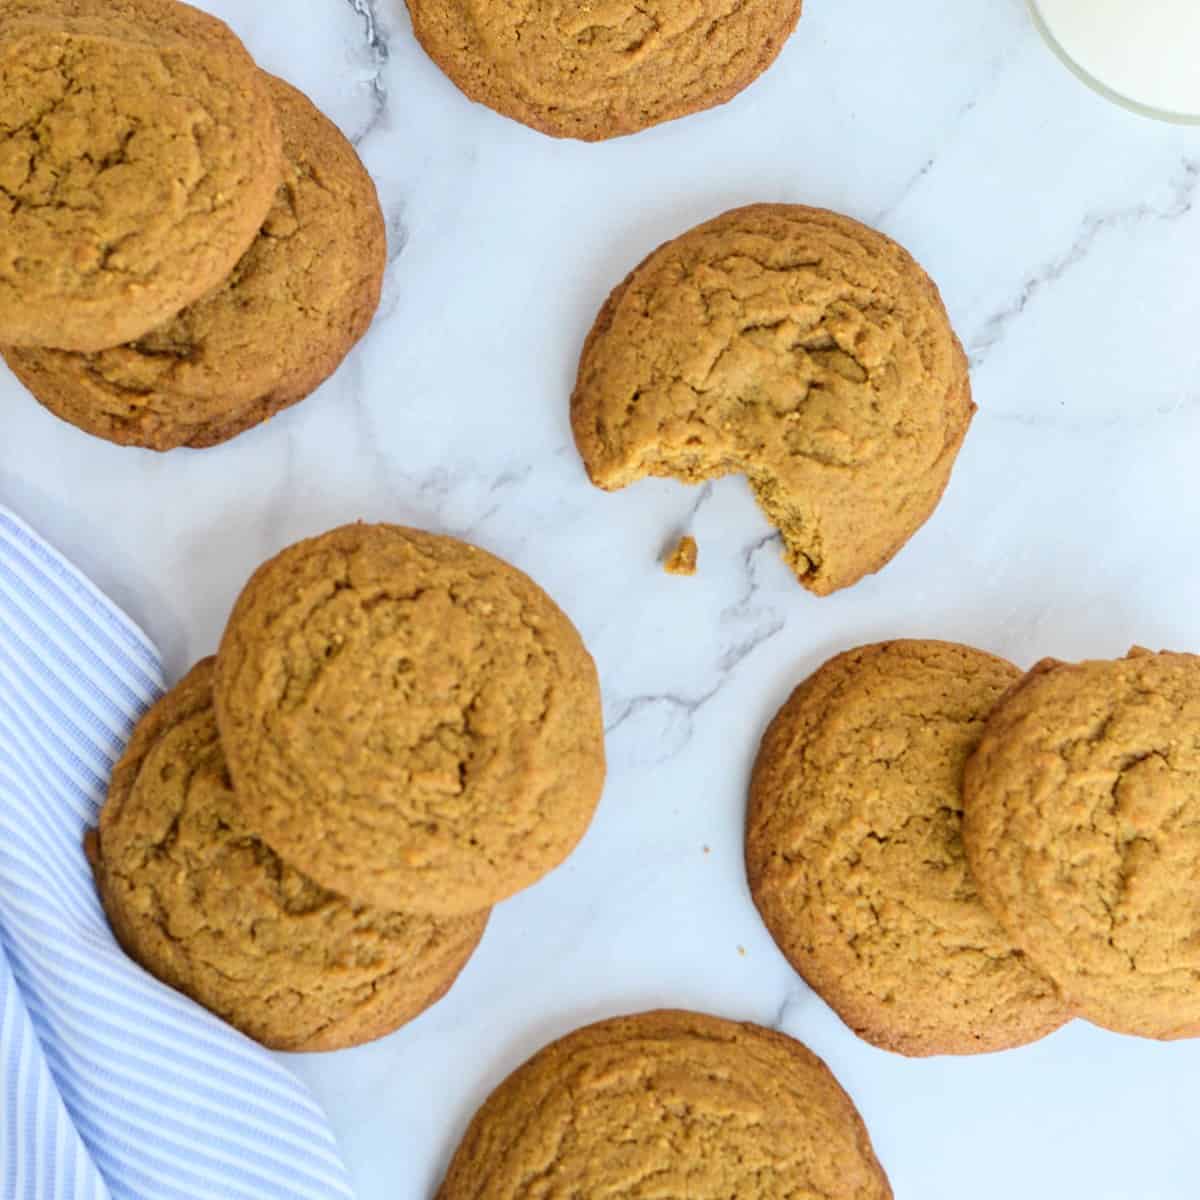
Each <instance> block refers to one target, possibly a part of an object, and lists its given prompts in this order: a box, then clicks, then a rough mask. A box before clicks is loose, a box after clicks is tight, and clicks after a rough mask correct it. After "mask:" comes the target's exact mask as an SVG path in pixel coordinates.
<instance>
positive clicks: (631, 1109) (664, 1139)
mask: <svg viewBox="0 0 1200 1200" xmlns="http://www.w3.org/2000/svg"><path fill="white" fill-rule="evenodd" d="M535 1194H536V1195H544V1196H588V1197H593V1196H594V1197H600V1196H613V1197H615V1196H646V1197H650V1196H656V1197H674V1196H686V1197H688V1200H728V1198H729V1197H731V1196H741V1197H754V1198H755V1200H777V1198H778V1200H785V1198H788V1200H791V1198H795V1197H801V1196H804V1197H808V1196H812V1197H817V1196H820V1197H822V1200H890V1197H891V1195H892V1189H891V1187H890V1186H889V1185H888V1181H887V1176H886V1175H885V1174H884V1172H883V1168H882V1167H881V1166H880V1165H879V1163H878V1161H877V1160H876V1158H875V1153H874V1151H873V1149H872V1147H871V1142H870V1138H869V1137H868V1136H867V1131H866V1128H865V1127H864V1126H863V1122H862V1118H861V1117H860V1116H859V1114H858V1111H857V1109H856V1108H855V1107H854V1103H853V1101H852V1100H851V1099H850V1097H849V1096H847V1095H846V1093H845V1092H844V1091H843V1090H842V1089H841V1088H840V1087H839V1086H838V1083H837V1081H836V1080H835V1079H834V1077H833V1076H832V1075H831V1074H830V1072H829V1070H828V1068H827V1067H826V1066H825V1064H824V1063H823V1062H821V1060H820V1059H819V1058H817V1057H816V1056H815V1055H814V1054H812V1053H811V1052H810V1051H808V1050H807V1049H805V1047H804V1046H802V1045H801V1044H800V1043H799V1042H796V1041H793V1040H792V1039H791V1038H789V1037H786V1036H785V1035H783V1034H781V1033H775V1032H773V1031H772V1030H769V1029H761V1028H759V1027H758V1026H757V1025H750V1024H738V1023H735V1022H733V1021H723V1020H720V1019H719V1018H717V1017H708V1016H701V1015H700V1014H698V1013H688V1012H650V1013H643V1014H641V1015H638V1016H632V1017H617V1018H615V1019H613V1020H609V1021H601V1022H600V1023H599V1024H596V1025H590V1026H588V1027H587V1028H585V1029H580V1030H577V1031H576V1032H575V1033H572V1034H569V1035H568V1036H567V1037H564V1038H561V1039H560V1040H559V1041H557V1042H553V1043H551V1044H550V1045H549V1046H547V1047H546V1048H545V1049H544V1050H542V1051H541V1052H540V1053H538V1054H536V1055H534V1057H533V1058H531V1059H530V1060H529V1061H528V1062H527V1063H525V1065H524V1066H522V1067H519V1068H518V1069H517V1070H516V1071H514V1072H513V1073H512V1074H511V1075H510V1076H509V1077H508V1078H507V1079H506V1080H505V1081H504V1082H503V1083H502V1084H500V1086H499V1087H498V1088H497V1089H496V1090H495V1091H494V1092H493V1093H492V1094H491V1095H490V1096H489V1097H488V1099H487V1100H486V1101H485V1103H484V1105H483V1107H482V1108H481V1109H480V1110H479V1112H478V1113H476V1115H475V1118H474V1120H473V1121H472V1122H471V1125H470V1127H469V1128H468V1129H467V1132H466V1135H465V1136H464V1138H463V1140H462V1142H461V1144H460V1145H459V1147H458V1150H457V1151H456V1153H455V1155H454V1158H453V1160H452V1161H451V1163H450V1170H449V1173H448V1174H447V1176H446V1179H445V1182H444V1183H443V1184H442V1186H441V1189H440V1190H439V1191H438V1193H437V1200H510V1198H511V1197H515V1196H529V1195H535Z"/></svg>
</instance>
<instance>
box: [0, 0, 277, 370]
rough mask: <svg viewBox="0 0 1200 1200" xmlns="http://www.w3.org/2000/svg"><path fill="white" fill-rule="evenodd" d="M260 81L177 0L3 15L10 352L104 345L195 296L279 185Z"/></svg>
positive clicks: (5, 323) (0, 136) (7, 10)
mask: <svg viewBox="0 0 1200 1200" xmlns="http://www.w3.org/2000/svg"><path fill="white" fill-rule="evenodd" d="M279 172H280V135H279V128H278V125H277V123H276V120H275V106H274V104H273V103H272V102H271V97H270V94H269V92H268V89H267V86H266V83H265V81H264V79H263V77H262V75H261V73H260V72H259V70H258V68H257V67H256V66H255V65H254V62H253V61H252V60H251V58H250V56H249V55H248V54H247V53H246V51H245V49H244V48H243V46H242V45H241V43H240V42H239V41H238V40H237V38H236V37H235V36H234V35H233V34H232V33H231V32H230V31H229V30H228V28H226V27H225V26H224V25H222V24H221V22H219V21H217V20H216V19H215V18H213V17H210V16H208V15H207V14H205V13H201V12H199V11H198V10H196V9H193V8H190V7H189V6H187V5H184V4H178V3H175V0H113V2H101V0H61V3H58V2H56V3H50V2H49V0H41V2H40V3H39V2H37V0H14V2H12V3H6V4H4V5H3V7H0V344H2V345H6V346H54V347H57V348H60V349H66V350H81V351H93V350H101V349H104V348H106V347H109V346H115V345H118V344H120V343H122V342H127V341H130V340H132V339H133V338H137V337H140V336H141V335H142V334H144V333H146V332H147V331H148V330H150V329H153V328H154V327H155V326H157V325H161V324H162V323H163V322H164V321H166V320H167V319H169V318H170V317H172V316H174V314H175V313H177V312H178V311H179V310H180V309H181V308H183V307H184V306H185V305H187V304H191V303H192V302H193V301H195V300H198V299H200V297H202V296H204V295H205V294H207V293H208V292H210V291H212V290H213V288H215V287H217V286H219V285H220V283H221V281H222V280H223V279H224V278H225V276H227V275H228V274H229V272H230V271H231V270H232V269H233V267H234V265H235V264H236V263H237V261H238V259H239V258H240V257H241V256H242V254H243V253H245V251H246V249H247V248H248V247H249V245H250V243H251V242H252V241H253V240H254V237H255V235H256V234H257V232H258V230H259V228H260V227H261V226H262V223H263V221H264V220H265V218H266V215H267V212H268V210H269V209H270V207H271V203H272V200H273V199H274V197H275V193H276V189H277V188H278V185H279Z"/></svg>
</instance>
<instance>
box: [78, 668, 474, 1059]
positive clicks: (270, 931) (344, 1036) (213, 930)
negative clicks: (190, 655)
mask: <svg viewBox="0 0 1200 1200" xmlns="http://www.w3.org/2000/svg"><path fill="white" fill-rule="evenodd" d="M212 677H213V660H212V659H211V658H210V659H206V660H205V661H203V662H201V663H199V664H198V665H197V666H196V667H194V668H193V669H192V671H191V672H190V673H189V674H188V675H187V676H186V677H185V678H184V680H183V681H182V682H181V683H180V684H179V685H178V687H176V688H174V689H173V690H172V691H171V692H169V693H168V694H167V695H166V696H165V697H164V698H163V699H162V700H160V701H159V702H158V704H156V705H155V706H154V707H153V708H152V709H151V710H150V711H149V712H148V713H147V714H146V716H145V717H144V718H143V719H142V721H141V722H140V723H139V725H138V727H137V729H136V730H135V731H134V735H133V738H132V740H131V741H130V743H129V746H128V748H127V750H126V752H125V754H124V756H123V757H122V759H121V761H120V762H119V763H118V764H117V766H116V768H115V770H114V771H113V776H112V781H111V786H110V788H109V795H108V801H107V803H106V804H105V806H104V808H103V810H102V811H101V814H100V827H99V834H98V837H96V838H95V839H94V841H93V843H92V847H91V850H92V857H93V860H94V863H93V865H94V866H95V868H96V878H97V883H98V885H99V890H100V896H101V899H102V901H103V903H104V908H105V910H106V912H107V913H108V916H109V920H110V921H111V923H112V926H113V931H114V932H115V933H116V935H117V938H118V940H119V941H120V943H121V945H122V946H123V947H124V948H125V950H126V952H127V953H128V954H129V955H130V956H131V957H132V958H134V959H136V960H137V961H138V962H139V963H141V964H142V966H144V967H145V968H146V970H148V971H149V972H150V973H151V974H152V975H156V976H157V977H158V978H159V979H161V980H162V981H163V982H164V983H168V984H170V985H171V986H172V987H174V988H177V989H178V990H179V991H181V992H184V993H185V994H186V995H188V996H191V997H192V999H193V1000H195V1001H197V1002H198V1003H199V1004H202V1005H204V1007H205V1008H208V1009H211V1010H212V1011H213V1012H214V1013H216V1014H217V1015H218V1016H220V1017H222V1018H223V1019H224V1020H226V1021H228V1022H229V1023H230V1024H231V1025H233V1026H235V1027H236V1028H238V1029H240V1030H241V1031H242V1032H243V1033H245V1034H247V1035H248V1036H249V1037H252V1038H254V1039H255V1040H256V1041H259V1042H262V1043H263V1044H264V1045H266V1046H269V1047H271V1048H273V1049H277V1050H336V1049H339V1048H341V1047H345V1046H354V1045H358V1044H359V1043H361V1042H366V1041H370V1040H372V1039H374V1038H377V1037H382V1036H383V1035H384V1034H385V1033H390V1032H391V1031H392V1030H394V1029H397V1028H399V1027H400V1026H401V1025H403V1024H404V1023H405V1022H406V1021H409V1020H411V1019H412V1018H413V1017H415V1016H416V1015H417V1014H418V1013H420V1012H423V1011H424V1010H425V1009H426V1008H428V1007H429V1006H430V1005H431V1004H433V1003H434V1001H436V1000H439V999H440V998H441V997H442V996H443V995H444V994H445V993H446V991H447V990H448V989H449V987H450V985H451V984H452V983H453V982H454V980H455V978H456V977H457V975H458V973H459V972H460V971H461V970H462V968H463V967H464V966H465V965H466V962H467V959H468V958H470V956H471V953H472V951H473V950H474V949H475V947H476V945H477V944H478V943H479V939H480V937H481V936H482V935H483V929H484V926H485V925H486V924H487V917H488V914H487V913H486V912H481V913H475V914H472V915H470V916H466V917H460V918H456V919H454V920H449V921H438V920H434V919H432V918H430V917H427V916H420V915H414V914H405V913H396V912H383V911H381V910H378V909H371V908H368V907H366V906H365V905H362V904H358V903H353V902H351V901H349V900H345V899H343V898H342V897H341V896H338V895H335V894H334V893H333V892H330V891H327V890H326V889H325V888H322V887H320V886H319V885H317V884H316V883H314V882H313V881H312V880H311V879H309V878H307V877H306V876H304V875H302V874H301V873H300V872H299V871H297V870H295V869H294V868H293V867H291V866H290V865H289V864H287V863H286V862H284V861H283V860H282V859H280V858H279V856H278V855H277V854H275V853H274V851H272V850H271V849H270V848H269V847H268V846H267V845H266V844H265V843H263V842H262V841H260V840H259V839H258V838H257V837H255V836H254V835H253V834H252V833H250V832H248V831H247V829H246V827H245V825H244V824H243V822H242V820H241V818H240V816H239V815H238V811H237V806H236V804H235V803H234V799H233V794H232V791H231V790H230V783H229V776H228V772H227V771H226V767H225V757H224V754H223V753H222V751H221V743H220V739H219V737H218V735H217V724H216V717H215V715H214V713H213V705H212Z"/></svg>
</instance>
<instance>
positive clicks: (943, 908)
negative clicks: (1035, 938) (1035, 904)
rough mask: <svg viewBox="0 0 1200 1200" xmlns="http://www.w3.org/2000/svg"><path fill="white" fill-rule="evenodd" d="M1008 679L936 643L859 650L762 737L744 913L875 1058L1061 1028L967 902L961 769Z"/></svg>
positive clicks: (1058, 1012) (824, 670) (1051, 995)
mask: <svg viewBox="0 0 1200 1200" xmlns="http://www.w3.org/2000/svg"><path fill="white" fill-rule="evenodd" d="M1020 676H1021V673H1020V671H1018V670H1017V668H1016V667H1014V666H1013V665H1012V664H1011V663H1008V662H1005V661H1004V660H1003V659H999V658H995V657H993V656H992V655H990V654H985V653H983V652H982V651H979V650H973V649H970V648H969V647H966V646H958V645H953V644H951V643H946V642H932V641H896V642H883V643H879V644H877V645H873V646H863V647H861V648H859V649H857V650H851V651H848V652H847V653H845V654H840V655H838V656H837V657H836V658H833V659H831V660H830V661H829V662H827V663H826V664H825V665H824V666H823V667H821V668H820V670H818V671H817V672H816V673H815V674H814V675H812V676H810V677H809V679H807V680H806V681H805V682H804V683H802V684H801V685H800V686H799V687H798V688H797V689H796V690H795V691H794V692H793V693H792V696H791V697H790V699H789V700H788V701H787V703H786V704H784V706H783V708H782V709H780V711H779V713H778V715H777V716H776V717H775V719H774V721H773V722H772V723H771V725H770V727H769V729H768V730H767V732H766V734H765V735H764V737H763V741H762V746H761V748H760V750H759V754H758V760H757V762H756V764H755V768H754V775H753V779H752V783H751V789H750V807H749V812H748V815H747V826H746V866H747V873H748V875H749V880H750V890H751V893H752V895H753V897H754V902H755V904H756V905H757V907H758V909H759V912H760V913H761V914H762V917H763V920H764V921H765V922H766V925H767V928H768V929H769V930H770V932H771V936H772V937H773V938H774V939H775V941H776V943H777V944H778V946H779V948H780V949H781V950H782V951H783V953H784V955H785V956H786V957H787V959H788V960H789V961H790V962H791V964H792V965H793V966H794V967H795V968H796V970H797V971H799V972H800V974H801V975H803V976H804V978H805V979H806V980H807V981H808V983H809V984H810V985H811V986H812V988H813V989H814V990H815V991H816V992H818V993H819V994H820V995H821V996H822V997H823V998H824V999H825V1000H826V1002H827V1003H828V1004H829V1005H830V1006H831V1007H832V1008H833V1009H834V1010H835V1011H836V1012H837V1013H838V1015H839V1016H841V1018H842V1019H843V1020H844V1021H845V1022H846V1024H847V1025H849V1026H850V1027H851V1028H852V1029H853V1030H854V1031H855V1032H856V1033H858V1034H859V1035H860V1036H861V1037H863V1038H865V1039H866V1040H867V1041H870V1042H872V1043H873V1044H875V1045H877V1046H881V1047H883V1048H884V1049H888V1050H895V1051H898V1052H900V1053H902V1054H909V1055H929V1054H974V1053H982V1052H985V1051H993V1050H1002V1049H1006V1048H1008V1047H1011V1046H1018V1045H1023V1044H1025V1043H1027V1042H1030V1041H1033V1040H1035V1039H1037V1038H1040V1037H1042V1036H1044V1035H1045V1034H1047V1033H1049V1032H1051V1031H1052V1030H1054V1029H1056V1028H1058V1026H1060V1025H1062V1024H1063V1022H1064V1021H1066V1020H1067V1019H1068V1017H1069V1015H1070V1013H1069V1009H1068V1006H1067V1005H1066V1003H1065V1002H1064V1001H1063V999H1062V996H1061V994H1060V993H1059V990H1058V988H1057V987H1056V986H1055V984H1054V983H1052V982H1051V980H1050V979H1049V978H1047V977H1046V976H1045V975H1043V974H1042V973H1041V972H1040V971H1038V970H1037V969H1036V968H1035V967H1034V966H1033V965H1032V964H1031V963H1030V962H1029V961H1028V960H1027V959H1026V958H1025V956H1024V954H1023V953H1022V952H1021V951H1020V950H1018V949H1017V943H1016V942H1015V941H1014V940H1013V939H1012V938H1011V937H1010V936H1009V934H1008V933H1007V932H1006V931H1005V929H1004V928H1003V926H1002V925H1001V924H1000V922H999V921H998V920H997V919H996V918H995V917H994V916H992V914H991V912H990V911H989V910H988V909H987V908H986V907H985V906H984V904H983V901H982V900H980V898H979V895H978V892H977V891H976V888H975V884H974V881H973V880H972V878H971V875H970V872H969V870H968V867H967V861H966V853H965V850H964V848H963V842H962V798H961V794H962V775H963V768H964V765H965V763H966V761H967V758H968V756H969V755H970V754H971V752H972V751H973V750H974V749H975V746H976V745H977V743H978V741H979V738H980V737H981V736H982V734H983V729H984V722H985V720H986V718H987V715H988V713H989V712H990V711H991V709H992V706H993V705H994V704H995V703H996V701H997V700H999V698H1000V697H1001V696H1002V695H1003V694H1004V692H1005V691H1006V689H1007V688H1008V687H1010V686H1011V685H1012V684H1013V683H1015V682H1016V681H1017V680H1018V679H1019V678H1020Z"/></svg>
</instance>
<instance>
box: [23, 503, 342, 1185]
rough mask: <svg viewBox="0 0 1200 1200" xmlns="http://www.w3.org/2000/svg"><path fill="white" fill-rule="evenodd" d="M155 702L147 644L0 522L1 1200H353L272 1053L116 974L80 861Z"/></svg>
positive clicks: (114, 950)
mask: <svg viewBox="0 0 1200 1200" xmlns="http://www.w3.org/2000/svg"><path fill="white" fill-rule="evenodd" d="M161 690H162V667H161V664H160V662H159V657H158V653H157V651H156V650H155V648H154V646H153V645H152V644H151V643H150V642H149V641H148V640H147V638H146V636H145V635H144V634H143V633H142V632H141V630H139V629H138V628H137V627H136V626H135V625H134V624H133V623H132V622H131V621H130V620H129V619H128V618H127V617H126V616H125V615H124V614H123V613H122V612H120V611H119V610H118V609H116V608H114V607H113V605H112V604H111V603H110V602H109V601H108V600H107V599H106V598H105V597H104V596H103V595H101V594H100V592H98V591H97V590H96V588H95V587H93V586H92V584H91V583H89V582H88V580H86V579H85V578H84V577H83V576H82V575H80V573H79V572H78V571H77V570H75V568H74V567H72V566H71V565H70V564H69V563H67V562H65V561H64V560H63V559H62V558H61V557H60V556H59V555H58V554H57V553H55V551H53V550H51V549H50V548H49V547H48V546H47V545H46V544H45V543H44V542H42V541H41V540H40V539H39V538H38V537H37V536H36V535H35V534H34V533H33V532H32V531H31V530H30V529H29V528H28V526H26V525H24V524H23V523H22V522H21V521H19V520H18V519H17V518H16V517H15V516H13V515H12V514H11V513H10V512H8V511H7V510H6V509H4V508H3V507H0V1196H2V1197H3V1200H59V1198H60V1197H61V1198H63V1200H68V1198H69V1200H168V1198H170V1200H209V1198H211V1200H242V1198H245V1200H251V1198H253V1200H271V1198H273V1197H288V1198H290V1197H306V1198H312V1200H337V1198H339V1197H351V1196H352V1194H353V1193H352V1191H351V1188H350V1185H349V1182H348V1180H347V1176H346V1172H345V1169H344V1167H343V1166H342V1163H341V1161H340V1159H339V1157H338V1153H337V1149H336V1146H335V1144H334V1140H333V1135H332V1133H331V1131H330V1128H329V1125H328V1123H327V1122H326V1120H325V1117H324V1115H323V1114H322V1113H321V1111H320V1109H319V1108H318V1107H317V1105H316V1103H315V1101H314V1100H313V1099H312V1097H311V1096H310V1095H309V1094H308V1093H307V1092H306V1091H305V1089H304V1088H303V1086H302V1085H301V1084H300V1083H299V1081H298V1080H296V1079H295V1078H293V1077H292V1076H291V1075H290V1074H289V1073H288V1072H287V1071H286V1070H285V1069H284V1068H283V1067H282V1066H281V1065H280V1064H279V1063H278V1062H277V1061H276V1060H275V1059H273V1058H272V1057H271V1056H270V1055H269V1054H267V1052H266V1051H264V1050H262V1049H261V1048H260V1047H258V1046H256V1045H255V1044H254V1043H253V1042H250V1041H248V1040H247V1039H246V1038H244V1037H242V1036H241V1035H240V1034H238V1033H235V1032H234V1031H233V1030H232V1029H230V1028H228V1027H227V1026H225V1025H223V1024H222V1023H221V1022H220V1021H218V1020H217V1019H216V1018H215V1017H213V1016H211V1015H210V1014H209V1013H207V1012H205V1011H204V1010H203V1009H201V1008H199V1007H197V1006H196V1005H195V1004H193V1003H192V1002H191V1001H190V1000H187V999H185V998H184V997H183V996H181V995H179V994H178V993H176V992H174V991H172V990H171V989H170V988H167V987H164V986H163V985H162V984H160V983H158V982H157V981H156V980H154V979H152V978H151V977H150V976H149V975H147V974H146V973H145V972H143V971H142V970H141V969H140V968H139V967H136V966H135V965H134V964H133V963H132V962H130V961H129V959H127V958H126V957H125V956H124V954H123V953H122V952H121V950H120V948H119V947H118V946H117V944H116V942H115V941H114V940H113V937H112V935H111V933H110V932H109V929H108V925H107V923H106V922H105V920H104V915H103V913H102V911H101V909H100V905H99V903H98V901H97V899H96V892H95V889H94V887H93V886H92V879H91V874H90V871H89V870H88V866H87V862H86V861H85V859H84V856H83V847H82V842H83V834H84V831H85V830H86V829H87V828H88V827H89V826H91V825H94V824H95V821H96V815H97V812H98V810H99V807H100V804H101V803H102V801H103V799H104V794H105V788H106V785H107V780H108V774H109V771H110V769H111V767H112V765H113V762H114V761H115V759H116V758H117V757H118V755H119V754H120V753H121V749H122V747H123V746H124V744H125V741H126V739H127V738H128V736H129V733H130V730H131V728H132V726H133V724H134V722H135V721H136V720H137V717H138V715H139V714H140V713H141V712H142V710H143V709H144V708H145V707H146V706H147V705H148V704H150V703H151V702H152V701H153V700H154V699H155V698H156V697H157V696H158V695H159V694H160V692H161Z"/></svg>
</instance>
